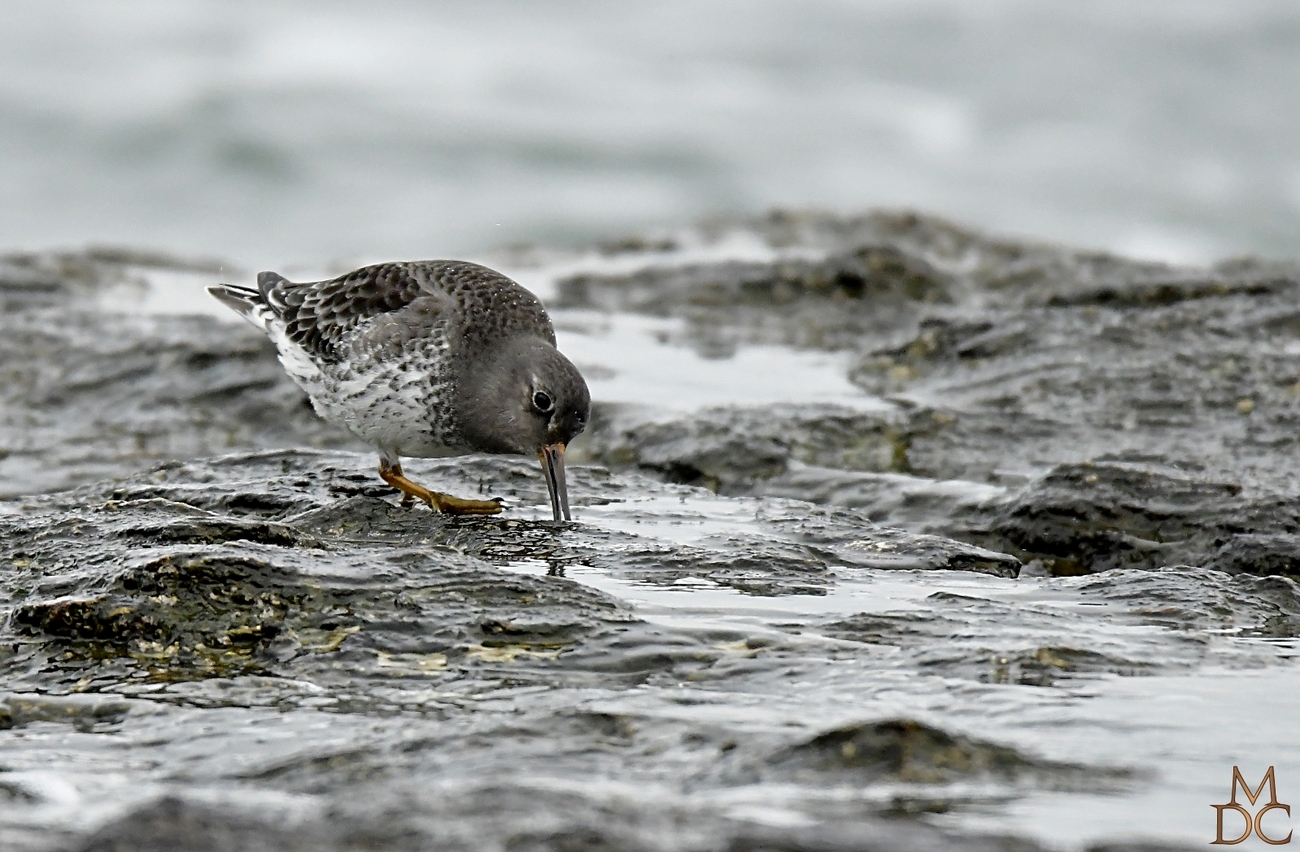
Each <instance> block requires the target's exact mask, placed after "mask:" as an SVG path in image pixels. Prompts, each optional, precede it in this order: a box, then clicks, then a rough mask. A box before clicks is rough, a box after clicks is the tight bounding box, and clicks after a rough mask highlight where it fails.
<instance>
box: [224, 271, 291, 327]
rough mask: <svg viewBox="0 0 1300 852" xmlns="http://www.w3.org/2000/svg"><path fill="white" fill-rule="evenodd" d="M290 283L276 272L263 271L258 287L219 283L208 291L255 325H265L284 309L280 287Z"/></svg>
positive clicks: (258, 279) (259, 277) (258, 278)
mask: <svg viewBox="0 0 1300 852" xmlns="http://www.w3.org/2000/svg"><path fill="white" fill-rule="evenodd" d="M288 283H289V281H288V279H286V278H284V277H283V276H281V275H277V274H276V273H274V272H262V273H259V274H258V276H257V289H253V288H251V287H240V286H239V285H237V284H218V285H216V286H215V287H209V288H208V292H209V293H211V294H212V295H213V296H214V297H216V299H217V300H218V301H220V302H221V303H222V304H223V305H225V306H227V307H229V308H231V309H233V310H234V311H235V312H236V313H238V314H239V315H240V316H242V317H244V318H245V319H247V320H248V321H250V322H252V323H253V324H254V325H258V326H262V327H265V326H266V324H267V321H268V320H271V319H273V318H274V317H278V316H279V315H280V312H281V311H282V310H283V309H284V300H283V298H282V296H281V293H280V289H279V288H280V285H281V284H288Z"/></svg>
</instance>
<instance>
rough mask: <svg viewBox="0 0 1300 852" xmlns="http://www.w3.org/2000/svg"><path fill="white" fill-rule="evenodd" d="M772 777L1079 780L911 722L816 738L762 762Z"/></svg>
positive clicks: (1070, 771)
mask: <svg viewBox="0 0 1300 852" xmlns="http://www.w3.org/2000/svg"><path fill="white" fill-rule="evenodd" d="M767 766H768V768H770V769H771V770H773V771H783V772H793V773H795V774H799V773H802V772H813V773H817V774H818V775H819V776H822V777H825V778H827V779H828V780H829V779H830V778H833V777H834V776H848V777H852V778H853V779H855V780H856V781H858V782H861V780H866V779H870V780H888V781H897V782H902V783H907V784H946V783H952V782H954V781H957V780H968V779H978V778H984V777H993V778H996V779H998V780H1003V781H1007V780H1015V779H1017V778H1019V777H1022V776H1026V775H1031V774H1032V775H1035V776H1039V777H1040V780H1041V777H1042V776H1048V775H1064V776H1080V775H1083V773H1082V771H1081V770H1080V769H1079V768H1078V767H1068V766H1061V765H1057V764H1052V763H1049V762H1045V761H1039V760H1034V759H1031V758H1027V757H1025V756H1023V755H1020V754H1018V753H1017V752H1016V751H1015V749H1011V748H1007V747H1005V746H998V745H994V744H992V743H987V742H980V741H978V740H973V739H971V738H969V737H962V736H953V735H952V734H949V733H947V732H945V731H941V730H937V729H935V728H932V727H930V726H928V725H925V724H922V723H920V722H916V721H914V720H911V719H890V720H887V721H882V722H872V723H867V724H860V725H852V726H850V727H846V728H838V729H836V730H833V731H827V732H825V733H822V734H818V735H817V736H815V737H813V738H812V739H810V740H808V741H806V742H803V743H799V744H797V745H794V746H790V747H788V748H785V749H782V750H781V751H779V752H777V753H775V754H773V755H772V756H771V757H769V758H768V759H767Z"/></svg>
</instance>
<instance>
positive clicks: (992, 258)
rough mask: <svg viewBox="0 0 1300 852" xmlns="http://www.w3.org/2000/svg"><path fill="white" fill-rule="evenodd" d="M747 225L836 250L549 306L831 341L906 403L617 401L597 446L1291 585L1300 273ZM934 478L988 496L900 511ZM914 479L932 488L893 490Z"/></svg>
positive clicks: (682, 468)
mask: <svg viewBox="0 0 1300 852" xmlns="http://www.w3.org/2000/svg"><path fill="white" fill-rule="evenodd" d="M747 224H748V225H749V226H750V227H752V228H754V229H755V230H757V231H758V232H759V233H763V234H765V235H767V237H768V238H769V239H770V240H772V241H773V243H774V244H776V245H780V244H782V243H785V242H787V241H788V242H789V243H791V244H798V245H809V244H811V245H816V246H819V247H822V248H824V249H825V250H826V252H827V253H828V254H827V255H826V257H824V258H823V259H820V260H798V261H790V262H776V263H770V264H757V263H751V264H715V265H708V266H697V267H691V268H688V269H685V270H683V269H679V268H675V267H668V268H651V269H647V270H642V271H639V272H636V273H632V274H629V275H621V276H620V275H604V276H593V275H583V276H578V277H575V278H571V279H568V280H566V281H562V282H561V284H560V294H561V299H560V304H562V305H569V306H572V307H598V308H602V309H618V310H631V311H644V312H647V313H652V314H655V315H664V316H672V317H677V318H680V319H682V320H683V321H684V322H685V325H684V326H683V332H682V339H683V342H686V343H689V344H692V345H695V346H697V347H699V348H700V349H701V350H705V351H707V350H709V349H710V347H714V346H715V343H714V341H716V340H717V339H718V338H719V337H724V338H726V339H729V340H731V341H733V342H734V341H737V340H740V341H750V342H759V341H761V342H781V343H791V344H796V345H801V346H815V347H823V348H832V349H846V350H849V351H851V352H854V353H857V354H856V366H855V367H854V368H853V371H852V377H853V379H854V381H856V382H857V383H858V384H859V385H860V386H862V387H863V388H864V389H866V390H869V391H871V392H873V393H876V394H880V395H882V396H884V397H886V398H887V399H890V400H891V401H894V402H895V403H897V405H898V409H897V410H896V411H893V412H886V413H882V414H862V413H858V412H853V411H850V410H843V411H835V410H822V411H817V410H809V409H807V408H800V409H792V408H791V407H789V406H781V405H775V406H772V407H770V408H767V409H761V410H756V409H732V410H725V409H720V410H712V411H704V412H700V413H698V414H696V415H694V416H692V417H689V418H686V419H683V420H679V421H677V422H672V423H666V424H665V423H654V422H649V421H648V418H645V417H642V418H640V419H639V420H638V418H637V417H636V413H635V412H628V411H612V412H607V413H606V414H605V416H604V418H603V419H602V420H601V421H599V422H600V424H601V425H603V426H605V427H606V429H605V430H604V431H603V432H597V433H596V434H594V435H593V436H592V443H591V444H590V445H589V446H591V447H592V449H591V450H590V451H591V452H592V455H593V457H594V458H597V459H599V460H600V461H601V462H602V463H605V464H607V465H610V466H612V467H615V468H618V467H636V468H638V469H640V470H643V471H647V472H651V473H653V474H656V475H658V476H661V477H663V478H665V479H667V480H669V481H685V482H692V483H696V484H701V485H705V486H707V487H710V488H713V489H715V490H717V491H718V492H719V493H724V494H781V495H785V496H790V497H797V498H801V499H811V500H815V501H818V502H829V503H835V504H839V505H847V506H856V507H859V508H864V509H867V510H868V511H869V513H870V514H871V516H872V517H873V518H874V519H876V520H878V521H880V522H881V523H885V524H890V525H899V526H904V527H906V528H909V529H914V530H925V531H928V532H939V533H943V534H946V535H950V536H954V537H957V538H962V539H966V540H970V541H975V542H979V543H981V544H984V545H985V546H988V547H992V548H994V549H999V550H1004V551H1006V552H1009V553H1014V554H1016V555H1017V556H1020V557H1021V558H1022V559H1025V560H1031V559H1038V560H1041V561H1042V562H1043V564H1045V565H1047V566H1048V567H1049V569H1051V570H1054V571H1057V572H1058V573H1062V574H1069V573H1078V572H1089V571H1099V570H1106V569H1108V568H1113V567H1119V566H1129V565H1131V566H1141V567H1158V566H1162V565H1174V564H1181V563H1191V564H1198V565H1212V566H1214V567H1218V568H1221V569H1222V570H1225V571H1230V572H1248V573H1256V574H1274V573H1283V574H1289V575H1291V576H1297V575H1298V574H1300V562H1297V561H1296V559H1297V556H1298V555H1300V549H1298V547H1297V542H1298V541H1300V540H1297V539H1296V538H1295V536H1296V534H1297V531H1300V523H1298V521H1300V515H1297V512H1296V510H1295V508H1294V506H1295V500H1294V496H1295V495H1296V494H1297V493H1300V479H1298V478H1297V468H1296V466H1295V465H1294V464H1292V463H1290V462H1291V460H1292V459H1293V458H1295V457H1296V455H1297V452H1298V451H1300V358H1298V357H1297V356H1298V355H1300V267H1296V266H1294V265H1283V264H1266V263H1261V262H1254V261H1244V260H1243V261H1233V262H1227V263H1223V264H1220V265H1219V266H1217V267H1214V268H1211V269H1204V270H1196V269H1180V268H1176V267H1170V266H1165V265H1163V264H1155V263H1141V262H1134V261H1128V260H1124V259H1121V258H1118V257H1113V256H1109V255H1104V254H1097V253H1081V252H1070V251H1065V250H1061V249H1058V248H1055V247H1048V246H1033V245H1023V244H1013V243H1008V242H1004V241H998V240H993V239H990V238H987V237H984V236H981V235H979V234H976V233H973V232H970V231H966V230H964V229H961V228H959V227H956V226H953V225H950V224H948V223H945V222H943V221H941V220H937V219H929V218H923V217H917V216H914V215H910V214H903V215H891V214H874V215H868V216H863V217H860V218H856V219H835V218H832V217H823V216H816V215H808V216H800V215H795V214H773V216H771V217H768V218H766V219H761V220H756V221H752V222H748V223H747ZM890 473H892V474H903V475H907V476H911V477H915V478H918V479H919V480H921V482H916V481H907V480H902V479H900V478H898V477H889V476H881V474H890ZM946 481H957V482H964V483H974V484H977V485H980V486H995V487H998V488H1001V489H1004V493H1003V494H1002V495H1001V496H1000V497H997V498H995V497H992V496H990V494H989V490H988V489H983V490H981V489H970V488H968V489H966V491H967V494H968V495H981V497H982V498H983V499H967V500H960V499H953V498H952V497H951V496H950V497H949V498H948V499H942V500H939V501H938V503H937V504H933V505H932V506H930V507H929V508H928V509H923V510H921V511H917V510H916V508H915V503H916V501H917V499H920V500H930V499H933V497H934V495H935V492H936V491H939V490H945V489H938V488H936V487H935V486H934V485H933V483H936V482H940V483H941V482H946ZM918 485H920V486H922V487H921V488H920V489H919V490H920V491H922V492H928V494H922V495H917V496H911V495H908V496H904V495H902V494H900V492H901V491H904V490H906V491H910V492H911V493H912V495H916V491H917V486H918ZM946 490H947V492H948V493H949V495H952V494H953V493H954V491H955V489H952V488H949V489H946ZM941 506H942V507H944V508H946V509H949V510H951V511H948V512H945V513H943V514H942V515H941V514H940V513H939V512H937V511H934V510H935V509H938V508H940V507H941Z"/></svg>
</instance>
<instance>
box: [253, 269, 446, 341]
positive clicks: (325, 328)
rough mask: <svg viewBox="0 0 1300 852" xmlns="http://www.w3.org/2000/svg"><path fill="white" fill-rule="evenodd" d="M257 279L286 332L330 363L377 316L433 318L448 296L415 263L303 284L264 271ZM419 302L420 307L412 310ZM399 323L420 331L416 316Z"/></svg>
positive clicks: (288, 335)
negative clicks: (416, 267) (434, 287)
mask: <svg viewBox="0 0 1300 852" xmlns="http://www.w3.org/2000/svg"><path fill="white" fill-rule="evenodd" d="M257 284H258V289H259V290H260V291H261V295H262V299H263V301H264V302H265V303H266V304H267V306H268V307H269V308H270V309H271V310H272V311H273V312H274V313H275V314H276V316H278V317H279V318H280V321H281V323H282V324H283V329H284V331H283V333H284V336H285V337H286V338H287V339H288V340H289V341H290V342H292V343H294V344H296V345H297V346H299V347H301V348H302V349H304V350H306V351H307V352H309V353H310V354H312V355H313V356H315V357H316V358H318V359H320V360H321V361H325V362H330V361H334V360H337V359H338V358H339V357H340V356H341V351H342V350H343V349H344V348H346V346H348V345H350V343H351V340H350V338H351V337H352V335H353V334H354V332H356V331H357V329H358V328H360V327H362V326H363V325H364V326H370V325H373V324H374V323H372V322H371V321H372V320H375V319H378V318H380V317H387V318H391V319H394V320H397V319H398V316H397V315H398V313H399V312H400V313H401V314H408V313H410V314H413V316H412V317H410V320H418V319H421V318H422V319H423V321H424V322H425V323H429V322H432V321H434V320H435V319H436V317H437V315H438V314H440V313H441V312H442V311H441V303H442V302H443V300H444V299H443V297H442V296H441V294H440V293H438V292H437V291H436V290H434V289H430V288H429V287H428V286H427V285H426V283H425V276H423V275H421V274H418V272H416V271H415V270H413V268H412V266H411V265H410V264H398V263H381V264H377V265H375V266H367V267H364V268H362V269H358V270H356V271H355V272H349V273H348V274H347V275H342V276H340V277H338V278H334V279H331V280H329V281H314V282H310V283H303V284H297V283H294V282H292V281H288V280H286V279H284V278H282V277H281V276H279V275H277V274H275V273H274V272H263V273H262V274H261V275H259V276H257ZM417 303H419V304H417ZM413 307H414V308H417V310H414V311H412V310H410V309H411V308H413ZM401 319H402V320H407V317H405V316H403V317H401ZM383 325H384V326H386V327H391V326H392V325H393V324H390V323H384V324H383ZM397 325H404V326H407V327H408V328H409V331H410V332H412V333H419V331H420V329H419V328H418V327H414V326H413V325H412V324H411V323H410V321H407V322H399V323H397ZM426 327H427V326H426Z"/></svg>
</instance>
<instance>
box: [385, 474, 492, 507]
mask: <svg viewBox="0 0 1300 852" xmlns="http://www.w3.org/2000/svg"><path fill="white" fill-rule="evenodd" d="M379 476H380V478H382V479H383V480H384V482H387V483H388V484H389V485H391V486H393V487H394V488H396V489H397V490H398V491H401V492H402V505H403V506H409V505H411V501H412V500H422V501H424V502H425V503H428V504H429V508H431V509H437V510H438V511H439V512H442V513H443V514H445V515H495V514H497V513H498V512H500V511H501V504H500V503H499V502H497V501H496V500H466V499H464V498H462V497H453V496H451V495H450V494H442V493H439V492H437V491H430V490H429V489H427V488H425V487H424V486H423V485H417V484H416V483H414V482H412V481H411V480H409V479H407V478H406V477H405V476H403V475H402V466H401V465H388V464H385V463H383V462H380V464H379Z"/></svg>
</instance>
